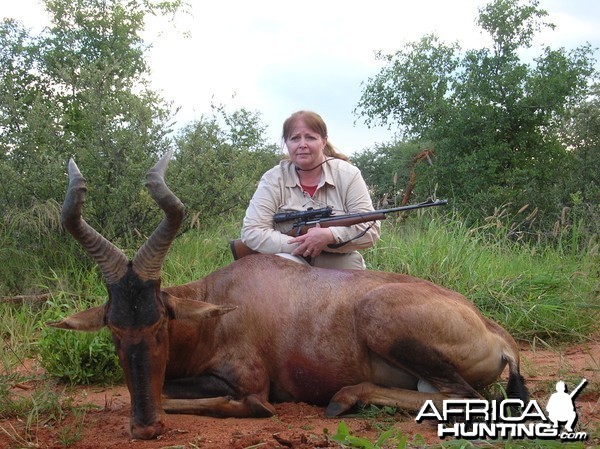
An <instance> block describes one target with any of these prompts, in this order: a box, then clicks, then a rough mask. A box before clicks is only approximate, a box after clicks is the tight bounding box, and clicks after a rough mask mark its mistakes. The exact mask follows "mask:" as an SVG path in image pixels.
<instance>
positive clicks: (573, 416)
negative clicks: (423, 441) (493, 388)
mask: <svg viewBox="0 0 600 449" xmlns="http://www.w3.org/2000/svg"><path fill="white" fill-rule="evenodd" d="M586 384H587V380H586V379H583V380H582V381H581V382H580V383H579V385H577V386H576V387H575V388H574V389H573V391H571V392H570V393H569V392H567V386H566V385H565V383H564V382H563V381H559V382H557V383H556V392H554V393H552V394H551V395H550V397H549V399H548V403H547V405H546V413H544V411H543V410H542V407H541V406H540V405H539V404H538V403H537V401H535V400H530V401H529V402H527V403H524V402H523V401H522V400H520V399H504V400H502V401H487V400H484V399H446V400H444V401H443V404H442V408H441V410H439V409H438V408H437V407H436V406H435V404H434V402H433V401H431V400H428V401H426V402H425V403H424V404H423V406H422V407H421V410H420V411H419V414H418V415H417V417H416V418H415V420H416V421H417V422H418V423H420V422H421V421H423V420H425V419H436V420H437V421H438V436H439V437H440V438H445V437H454V438H464V439H484V438H493V439H498V438H500V439H505V438H513V439H523V438H531V439H534V438H539V439H560V440H563V441H573V440H587V438H588V435H587V433H586V432H576V431H575V424H576V423H577V411H576V409H575V402H574V400H575V397H576V396H577V395H578V394H579V393H580V392H581V390H582V389H583V387H584V386H585V385H586Z"/></svg>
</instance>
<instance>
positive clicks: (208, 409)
mask: <svg viewBox="0 0 600 449" xmlns="http://www.w3.org/2000/svg"><path fill="white" fill-rule="evenodd" d="M163 409H164V410H165V412H167V413H180V414H190V415H206V416H217V417H224V418H225V417H227V418H228V417H232V418H267V417H269V416H273V415H274V414H275V409H274V408H273V406H272V405H271V404H270V403H269V402H267V401H265V400H263V399H261V398H260V397H259V396H258V395H255V394H252V395H250V396H246V397H244V398H242V399H241V400H236V399H233V398H232V397H231V396H219V397H215V398H202V399H163Z"/></svg>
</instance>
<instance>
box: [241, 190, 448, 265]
mask: <svg viewBox="0 0 600 449" xmlns="http://www.w3.org/2000/svg"><path fill="white" fill-rule="evenodd" d="M444 204H448V200H435V201H433V200H429V201H425V202H423V203H419V204H413V205H411V206H400V207H393V208H391V209H380V210H374V211H369V212H357V213H353V214H347V215H337V216H336V215H334V214H333V210H332V209H331V208H330V207H326V208H322V209H309V210H306V211H299V212H283V213H281V214H275V216H274V219H275V217H277V220H279V221H277V223H280V222H282V221H290V220H297V221H296V222H295V223H294V224H293V226H292V229H291V230H290V231H289V232H286V234H287V235H289V236H292V237H296V236H299V235H302V234H306V232H307V231H308V230H309V229H310V228H313V227H315V226H316V225H317V224H319V225H320V226H321V227H322V228H327V227H329V226H352V225H355V224H359V223H366V222H369V221H377V220H385V219H386V218H387V215H388V214H391V213H395V212H402V211H406V210H413V209H421V208H423V207H431V206H442V205H444ZM229 249H230V250H231V254H233V259H234V260H238V259H241V258H242V257H245V256H249V255H251V254H258V251H254V250H253V249H250V248H248V246H246V244H244V242H242V240H241V239H236V240H230V241H229Z"/></svg>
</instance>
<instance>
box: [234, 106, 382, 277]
mask: <svg viewBox="0 0 600 449" xmlns="http://www.w3.org/2000/svg"><path fill="white" fill-rule="evenodd" d="M283 140H284V142H285V146H286V147H287V150H288V153H289V159H285V160H283V161H281V162H280V163H279V165H277V166H276V167H273V168H272V169H271V170H269V171H267V172H266V173H265V174H264V175H263V177H262V179H261V180H260V183H259V185H258V188H257V190H256V192H255V193H254V196H253V197H252V200H251V201H250V205H249V206H248V209H247V211H246V216H245V217H244V222H243V227H242V241H243V242H244V243H245V244H246V245H247V246H248V247H250V248H252V249H253V250H255V251H258V252H261V253H269V254H278V255H280V256H282V257H287V258H291V259H293V260H296V261H297V262H300V263H305V264H306V263H310V265H313V266H317V267H324V268H349V269H364V268H365V263H364V260H363V258H362V256H361V255H360V254H359V253H358V252H357V251H356V250H358V249H363V248H368V247H371V246H373V245H374V244H375V242H376V241H377V240H378V239H379V223H378V222H372V223H361V224H357V225H354V226H348V227H340V226H332V227H328V228H321V227H319V226H317V227H313V228H310V229H309V230H308V232H307V233H306V234H304V235H300V236H297V237H291V236H289V235H287V234H286V232H288V231H289V230H290V229H291V223H290V222H287V223H285V222H284V223H274V222H273V215H275V214H276V213H278V212H284V211H303V210H307V209H309V208H314V209H319V208H323V207H325V206H331V207H332V208H333V211H334V213H335V214H336V215H342V214H347V213H355V212H365V211H372V210H373V204H372V201H371V197H370V195H369V191H368V189H367V185H366V183H365V181H364V179H363V178H362V175H361V174H360V171H359V170H358V168H356V167H355V166H353V165H352V164H350V163H349V162H348V161H347V158H346V157H345V156H344V155H342V154H339V153H337V152H336V151H335V149H334V147H333V146H332V145H331V144H330V143H329V141H328V138H327V126H326V125H325V122H324V121H323V119H322V118H321V117H320V116H319V115H318V114H316V113H314V112H310V111H299V112H296V113H294V114H292V116H291V117H289V118H288V119H287V120H286V121H285V122H284V124H283Z"/></svg>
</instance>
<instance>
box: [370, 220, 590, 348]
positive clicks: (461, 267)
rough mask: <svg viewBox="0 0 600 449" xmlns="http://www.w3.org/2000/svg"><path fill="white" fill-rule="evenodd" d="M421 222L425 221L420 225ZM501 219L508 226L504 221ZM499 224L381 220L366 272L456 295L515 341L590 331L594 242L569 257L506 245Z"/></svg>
mask: <svg viewBox="0 0 600 449" xmlns="http://www.w3.org/2000/svg"><path fill="white" fill-rule="evenodd" d="M425 217H432V218H431V219H426V218H425ZM507 221H512V220H509V219H507ZM513 232H514V230H511V229H510V226H504V225H503V223H502V220H501V219H498V218H497V217H496V219H495V220H490V221H489V223H488V225H487V226H484V227H481V228H468V227H467V226H465V222H464V220H460V218H459V217H457V216H456V217H449V218H444V217H443V216H442V215H441V213H440V212H439V211H421V212H420V213H419V214H413V215H412V216H411V217H410V218H409V220H407V221H406V222H405V223H403V224H402V225H395V224H394V223H393V222H391V221H390V220H387V221H386V222H384V230H383V232H382V240H381V241H380V242H379V244H378V245H377V246H376V247H375V248H372V249H370V250H368V251H366V252H365V259H366V262H367V266H368V267H369V268H371V269H376V270H383V271H393V272H398V273H406V274H410V275H413V276H417V277H420V278H424V279H428V280H431V281H432V282H434V283H436V284H439V285H442V286H444V287H447V288H450V289H452V290H456V291H458V292H460V293H462V294H464V295H465V296H467V297H468V298H469V299H470V300H472V301H473V302H474V303H475V304H476V305H477V306H478V307H479V308H480V310H482V312H483V313H484V315H486V316H488V317H490V318H492V319H494V320H496V321H498V322H499V323H501V324H502V325H503V326H504V327H506V328H507V330H508V331H509V332H510V333H511V334H512V335H513V336H514V337H515V338H518V339H523V340H529V341H532V340H534V339H535V338H539V339H542V340H546V341H548V342H560V341H568V340H577V339H580V338H583V337H585V336H587V335H590V334H592V333H593V332H594V331H595V330H596V329H597V322H598V318H599V315H598V314H599V310H600V304H599V303H598V298H597V292H596V288H597V284H598V281H599V279H598V275H599V273H598V271H597V263H598V260H599V255H598V246H597V243H594V242H590V246H589V247H588V248H587V250H585V251H581V252H576V253H573V252H571V249H570V244H569V243H568V240H570V239H571V237H570V236H569V235H568V234H567V235H565V240H566V242H565V244H564V246H562V247H561V248H560V249H556V248H552V247H551V246H549V245H532V244H530V243H528V242H526V241H517V242H515V241H514V240H513V234H512V233H513Z"/></svg>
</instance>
